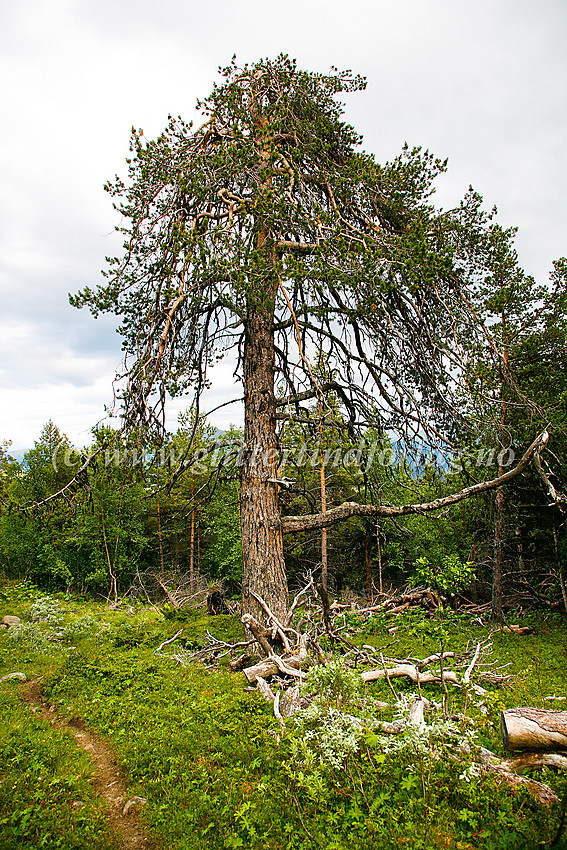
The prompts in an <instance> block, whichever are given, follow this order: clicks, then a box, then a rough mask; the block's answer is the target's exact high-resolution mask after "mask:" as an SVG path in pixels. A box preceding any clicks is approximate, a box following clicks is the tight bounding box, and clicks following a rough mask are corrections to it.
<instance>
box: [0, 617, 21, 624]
mask: <svg viewBox="0 0 567 850" xmlns="http://www.w3.org/2000/svg"><path fill="white" fill-rule="evenodd" d="M2 622H3V623H4V625H5V626H20V625H21V624H22V621H21V620H20V618H19V617H14V616H12V614H6V616H5V617H4V618H3V620H2Z"/></svg>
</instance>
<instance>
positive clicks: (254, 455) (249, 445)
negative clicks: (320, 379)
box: [240, 292, 289, 621]
mask: <svg viewBox="0 0 567 850" xmlns="http://www.w3.org/2000/svg"><path fill="white" fill-rule="evenodd" d="M274 297H275V296H274V293H273V292H271V293H268V298H267V300H265V301H262V302H261V303H251V304H250V305H249V313H248V320H247V323H246V337H245V341H244V364H243V372H244V440H245V448H246V451H245V452H244V456H243V459H242V465H241V468H240V524H241V532H242V561H243V563H242V606H243V611H244V612H246V613H250V614H252V615H253V616H255V617H257V618H262V617H263V611H262V609H261V607H260V606H259V604H258V602H257V601H256V600H255V599H254V597H253V596H252V592H255V593H256V594H258V595H260V596H262V598H263V599H265V601H266V602H267V604H268V605H269V607H270V608H271V610H272V611H273V612H274V614H275V615H276V617H278V618H279V619H280V620H282V621H283V620H285V617H286V614H287V609H288V605H289V599H288V590H287V579H286V575H285V565H284V555H283V540H282V529H281V520H280V514H279V508H278V498H277V484H275V483H272V482H273V481H274V480H275V479H277V439H276V416H275V412H276V407H275V398H274V339H273V315H274V311H273V303H274ZM270 479H272V482H271V481H270Z"/></svg>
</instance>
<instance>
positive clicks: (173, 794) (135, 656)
mask: <svg viewBox="0 0 567 850" xmlns="http://www.w3.org/2000/svg"><path fill="white" fill-rule="evenodd" d="M34 601H35V600H34ZM60 602H61V604H62V606H63V607H64V609H65V610H64V613H63V615H62V616H63V622H62V625H63V627H64V628H63V633H64V637H62V638H56V639H52V640H49V639H46V640H45V641H44V642H43V643H36V644H34V642H33V639H32V638H31V637H29V636H26V635H25V634H23V635H22V636H21V638H20V639H18V640H13V639H11V638H10V637H9V635H8V634H6V633H4V634H2V635H1V636H0V646H1V650H2V659H1V662H0V664H1V667H0V675H2V674H4V673H5V672H11V671H13V670H21V671H22V672H25V673H26V674H27V675H28V676H29V677H33V676H41V675H43V676H44V678H43V681H42V687H43V692H44V694H45V696H46V697H47V699H48V700H49V701H50V702H51V703H53V704H54V705H56V706H57V708H58V712H59V713H60V714H61V715H62V716H64V717H65V716H66V717H73V716H80V717H83V718H84V719H85V721H86V722H87V724H88V725H89V726H90V727H91V728H92V729H93V730H94V731H96V732H98V733H99V734H101V735H104V736H105V737H106V738H107V740H108V741H109V742H110V744H111V745H112V747H113V749H114V751H115V753H116V755H117V759H118V763H119V766H120V768H121V770H122V772H123V775H124V777H125V779H126V781H127V783H128V787H129V792H131V793H132V795H135V794H138V795H140V796H143V797H145V798H146V799H147V801H148V803H147V805H146V806H145V807H144V809H143V818H144V819H145V822H146V823H147V825H148V831H149V833H150V835H151V836H152V838H153V840H154V842H155V845H156V847H157V848H167V850H197V848H207V850H208V848H210V849H211V850H217V849H218V850H224V848H238V847H243V848H251V850H260V848H262V850H270V848H272V849H273V850H307V848H309V850H311V848H317V847H324V848H329V850H347V848H348V850H358V848H360V850H362V848H374V847H376V848H398V847H408V848H409V847H411V848H426V850H429V848H475V847H485V848H493V850H499V848H503V850H506V848H510V850H511V849H512V848H518V850H521V848H532V847H537V846H538V844H539V842H541V841H547V842H549V841H550V840H551V837H552V836H553V834H554V831H555V829H556V827H557V822H558V817H559V812H558V807H557V806H555V807H553V808H552V809H550V810H548V809H544V808H542V807H541V806H539V805H538V804H537V803H535V802H534V801H533V799H532V798H531V797H530V796H529V795H528V794H527V793H525V792H512V791H510V790H509V789H508V788H507V787H505V786H504V785H501V786H500V787H498V785H497V783H496V781H495V779H494V778H493V777H490V776H487V777H485V776H482V777H480V776H477V775H476V774H475V771H474V769H473V770H471V769H470V759H469V760H468V761H467V760H466V758H465V759H464V760H455V759H453V758H451V757H450V756H449V753H450V751H451V748H453V749H454V744H455V741H456V739H455V737H453V738H450V735H453V736H457V738H458V737H459V736H460V735H464V732H463V730H462V729H459V727H454V729H453V727H451V729H450V728H449V726H443V724H437V725H435V724H432V726H433V728H432V731H431V732H430V733H428V736H427V737H419V736H417V737H416V736H413V737H412V736H411V735H410V736H407V737H405V738H403V737H399V738H398V739H397V743H396V744H395V745H385V744H384V742H383V741H382V739H381V737H380V736H379V735H377V734H375V732H374V731H373V729H372V720H371V718H370V717H369V716H366V715H365V712H364V711H363V712H361V711H359V709H358V708H357V706H360V705H361V704H362V702H365V704H366V705H367V706H368V705H370V704H371V703H372V702H373V700H374V699H375V698H376V699H381V700H384V701H388V702H389V703H390V704H391V709H390V710H386V711H382V712H381V713H379V717H380V718H381V719H388V718H391V717H393V715H394V713H395V706H394V700H393V697H392V694H391V692H390V691H389V689H388V686H387V683H385V682H384V681H381V682H377V683H374V684H372V685H371V686H367V687H364V686H363V687H362V689H360V687H359V686H358V685H357V684H356V682H355V683H354V684H353V682H354V680H353V679H350V678H349V677H348V676H344V675H343V674H342V673H341V672H340V665H338V666H337V668H336V673H333V669H331V670H330V671H329V672H328V674H321V675H319V674H317V675H315V674H313V675H311V678H310V681H312V682H315V684H312V687H313V688H316V689H318V691H319V702H318V704H317V706H316V708H314V709H311V715H307V714H306V715H305V716H304V717H302V718H301V720H300V721H298V722H297V723H295V724H294V723H292V722H290V721H288V731H287V732H286V734H285V735H283V736H282V735H281V731H280V729H279V727H278V725H277V722H276V721H275V719H274V716H273V712H272V707H271V705H269V704H268V703H266V702H264V700H263V699H262V698H261V697H260V696H259V695H258V693H257V692H255V691H250V690H247V682H246V679H245V677H244V676H243V675H242V674H231V673H229V672H227V671H226V670H222V669H221V670H217V671H209V670H206V669H204V668H203V667H202V666H200V665H195V664H192V665H189V666H186V667H183V666H180V665H178V664H177V663H176V661H175V660H174V659H173V657H172V656H173V655H174V654H175V653H176V651H177V652H178V650H179V646H180V641H181V640H182V641H184V644H185V649H186V650H192V649H193V648H196V647H199V646H202V645H204V643H205V641H206V639H207V638H206V633H207V630H208V631H210V632H211V633H212V634H214V635H215V636H217V637H222V638H223V639H225V640H229V639H233V640H236V639H240V637H241V631H240V625H239V623H238V619H237V618H233V617H228V616H223V617H212V618H209V617H206V616H205V615H203V614H201V613H197V612H194V613H193V612H192V613H190V614H189V616H188V617H187V618H186V619H184V620H183V621H180V620H179V618H177V616H176V615H175V613H173V614H172V612H168V615H169V616H165V617H164V616H163V614H161V613H160V612H158V611H156V610H154V609H146V608H142V607H138V608H136V607H134V613H133V614H127V613H125V612H120V611H116V612H115V611H109V610H108V609H105V608H104V607H102V606H101V607H97V606H92V605H89V604H88V603H86V602H84V601H83V602H81V601H79V600H67V599H64V598H62V599H60ZM26 606H27V610H28V611H29V609H30V607H31V601H30V600H29V599H28V600H24V601H22V604H21V608H20V613H21V614H22V616H23V617H25V616H27V614H26ZM3 607H4V609H5V607H6V606H5V605H4V606H3ZM5 612H6V613H17V611H12V610H10V611H9V612H7V611H5ZM87 616H90V617H92V620H93V623H90V625H89V623H87V624H86V625H85V628H84V629H83V630H81V628H79V629H77V628H75V631H74V634H73V635H71V632H73V628H72V626H73V623H76V622H78V621H80V620H81V619H83V620H84V618H85V617H87ZM355 620H356V622H355ZM30 622H31V621H30ZM103 623H106V624H107V625H106V626H103V625H102V624H103ZM60 625H61V624H60ZM393 625H397V626H398V631H397V633H396V634H394V635H392V634H391V633H390V632H389V631H388V629H389V628H391V627H392V626H393ZM533 625H534V629H535V631H534V634H533V635H528V636H524V637H521V638H519V637H517V636H515V635H506V634H502V635H499V634H494V635H493V636H492V643H493V647H492V651H493V656H494V659H497V660H498V663H499V664H504V663H508V662H510V663H511V666H510V667H509V668H507V671H506V672H508V673H509V674H510V676H511V678H510V679H509V680H508V681H507V682H505V683H504V684H503V685H502V686H500V687H494V686H487V690H488V691H489V696H488V698H487V700H486V706H485V708H484V711H481V709H480V707H479V706H478V705H476V704H473V701H472V700H470V699H468V698H467V695H466V694H465V693H463V692H460V691H456V690H455V691H453V690H452V691H451V697H450V702H451V710H452V711H454V712H462V711H463V710H465V712H466V714H467V716H468V717H470V718H471V719H472V720H474V723H475V725H476V726H477V727H478V728H479V730H480V736H479V737H478V742H479V743H485V744H487V745H488V746H490V747H491V749H495V750H496V749H498V746H499V744H498V739H499V735H498V722H499V712H500V709H501V708H502V707H505V706H511V705H520V704H524V705H526V704H529V705H535V706H542V705H547V707H549V706H550V705H551V707H561V706H562V704H561V703H557V704H555V703H551V704H550V703H545V702H544V697H545V696H549V695H554V696H567V691H566V677H565V668H566V665H567V658H566V656H565V651H566V647H567V629H566V627H565V623H564V621H562V620H560V619H559V618H553V617H548V618H542V617H539V618H537V619H535V620H534V622H533ZM40 626H41V628H42V629H46V630H47V629H51V628H53V626H52V625H49V624H47V623H44V624H40ZM87 626H88V627H87ZM65 627H67V629H69V627H71V629H70V631H69V632H68V634H65ZM347 627H348V629H349V632H348V633H349V635H350V639H351V640H352V641H353V642H356V643H361V644H362V643H365V644H371V645H373V646H375V647H376V649H377V651H380V650H382V651H383V652H384V655H385V656H388V657H392V658H400V659H401V658H404V657H406V656H408V655H411V656H414V657H416V658H419V657H423V656H424V655H427V654H430V653H432V652H435V651H437V650H438V649H439V645H440V644H439V641H440V639H441V640H442V641H443V643H444V647H445V649H446V650H454V651H459V652H460V651H462V650H463V649H464V648H465V647H466V646H467V644H468V643H472V644H473V645H474V642H475V641H477V640H479V639H483V640H486V639H487V637H489V632H488V630H487V629H486V627H482V626H479V625H475V624H471V623H470V622H469V621H468V620H465V619H463V618H454V617H447V618H446V619H445V620H444V622H443V623H442V624H441V626H440V624H439V623H438V622H434V621H429V620H428V621H424V620H423V619H421V618H419V617H416V616H414V615H410V616H408V617H406V618H404V619H403V620H401V619H400V620H396V621H394V622H392V621H391V620H387V621H386V620H384V621H380V620H379V619H378V618H375V619H373V620H371V621H364V622H363V621H359V620H358V619H357V618H353V619H352V622H348V623H347ZM180 628H183V634H182V635H181V637H180V638H179V639H178V640H177V641H176V642H175V643H173V644H170V645H168V646H166V647H164V649H163V652H162V654H160V655H155V654H154V652H155V649H157V647H158V646H159V645H160V643H162V642H163V641H165V640H166V639H168V638H169V637H172V636H173V635H174V634H175V632H177V631H178V630H179V629H180ZM439 629H441V631H440V630H439ZM60 633H61V632H59V634H60ZM394 641H395V642H396V643H393V642H394ZM391 644H393V645H391ZM313 676H315V678H313ZM317 676H318V677H319V678H317ZM333 677H334V678H333ZM393 684H394V687H395V689H396V692H397V694H398V696H399V698H400V701H403V698H404V697H406V698H410V697H411V695H412V694H413V693H415V686H414V685H411V686H410V685H409V684H405V683H404V682H403V680H400V679H396V680H394V682H393ZM19 687H20V686H19V685H18V684H16V683H14V682H6V683H2V684H1V685H0V699H1V700H2V703H1V705H2V714H1V724H2V726H1V730H0V735H1V737H0V741H1V746H2V754H3V755H2V760H1V763H0V772H1V773H2V776H1V782H2V784H1V785H0V794H1V796H0V800H1V801H2V804H1V809H0V812H1V814H0V819H1V820H2V827H1V829H2V830H3V831H4V832H0V836H2V838H4V835H10V833H8V832H7V830H8V828H10V829H11V828H12V827H11V825H10V824H11V819H13V820H14V824H16V826H17V824H18V823H19V824H20V826H18V827H17V828H18V829H20V833H19V835H20V838H19V843H18V842H17V841H16V842H15V843H13V844H7V843H6V844H2V842H1V841H0V846H2V848H4V846H6V848H11V847H12V846H14V847H18V848H19V847H36V846H37V847H48V848H49V847H67V846H68V847H75V846H76V847H83V846H85V847H97V846H99V845H100V846H102V842H103V837H102V836H103V832H102V831H101V832H100V834H99V833H97V832H96V830H97V829H99V830H103V828H104V821H103V819H101V816H100V808H99V807H98V804H97V802H96V800H94V798H93V797H92V793H91V796H90V797H89V796H88V793H89V788H88V781H87V780H88V773H89V770H90V768H89V765H88V764H87V763H86V762H85V760H84V757H83V755H82V754H81V753H80V752H77V750H76V747H75V746H74V744H73V742H72V741H71V740H70V738H69V736H67V735H66V734H65V733H63V732H59V731H57V730H55V729H52V728H50V727H49V726H48V725H46V724H44V723H43V721H41V720H39V719H38V718H37V717H34V716H33V715H31V714H30V711H29V708H27V707H25V706H23V705H21V703H20V702H19V700H18V697H17V692H18V688H19ZM426 690H427V695H429V696H430V697H431V698H434V699H436V700H439V699H440V693H439V689H438V688H437V689H435V688H433V687H431V688H429V689H426V688H424V691H426ZM361 700H362V702H361ZM365 711H366V709H365ZM374 713H376V712H374ZM366 714H368V711H366ZM345 718H346V720H345ZM348 718H351V719H350V720H349V719H348ZM352 718H354V719H352ZM357 718H358V719H357ZM428 722H429V718H428ZM451 730H452V731H451ZM447 736H449V737H447ZM32 742H35V744H36V748H35V749H34V748H33V747H32V746H31V744H32ZM473 746H474V744H473ZM36 750H37V752H36ZM15 754H16V755H15ZM49 754H51V756H50V760H48V755H49ZM36 756H37V758H38V759H39V761H38V765H37V768H36V767H33V770H34V771H36V773H33V776H36V777H37V776H42V777H43V775H44V772H45V773H48V775H49V777H50V779H51V780H52V779H53V778H56V779H57V783H56V784H55V786H54V789H55V790H52V791H50V793H51V794H52V798H51V802H49V803H45V804H44V803H43V802H42V799H43V798H37V799H36V797H35V796H34V795H35V794H38V793H40V790H41V789H42V788H45V787H46V786H44V784H43V779H42V780H41V781H40V780H39V779H38V780H37V782H34V781H32V782H27V780H26V778H25V777H26V772H29V771H31V770H32V767H31V765H32V762H33V759H34V758H36ZM44 764H46V765H48V768H49V770H48V771H47V770H45V771H44V767H43V765H44ZM31 776H32V773H29V777H31ZM73 777H77V778H76V779H73ZM537 778H540V779H541V780H543V781H546V782H548V784H550V785H551V786H552V787H553V788H554V790H555V791H556V792H557V793H558V794H562V793H564V792H565V791H567V781H566V780H565V778H564V777H562V776H560V775H552V774H551V773H549V772H548V773H542V774H539V775H538V777H537ZM73 782H75V783H78V784H75V785H73ZM14 783H16V784H17V783H19V785H18V789H19V790H18V794H17V796H16V797H14V796H13V795H11V794H10V793H8V789H9V788H10V784H14ZM66 783H70V784H69V785H67V784H66ZM30 789H31V790H30ZM42 793H43V792H42ZM77 799H80V800H81V801H83V802H84V803H85V806H83V807H81V808H80V809H74V808H73V807H72V803H73V801H74V800H77ZM44 805H45V806H48V807H49V809H50V812H51V814H50V818H51V819H52V821H53V824H52V825H49V824H45V825H44V831H43V832H41V829H42V828H43V827H42V826H41V823H40V821H41V819H42V817H43V815H42V812H43V811H44ZM26 817H27V818H28V819H27V820H26ZM73 818H74V819H75V820H72V819H73ZM81 818H82V819H83V820H81ZM66 824H68V826H67V827H65V825H66ZM65 828H67V829H68V833H69V835H73V836H75V835H76V836H77V839H76V843H75V844H72V843H68V844H64V843H59V844H57V841H58V840H59V836H61V835H63V834H64V829H65ZM34 830H35V831H34ZM58 830H59V831H58ZM80 830H83V832H81V831H80ZM88 830H90V831H91V832H90V833H88ZM87 835H88V836H89V838H88V840H87ZM90 836H92V837H90ZM34 841H35V842H36V843H33V842H34ZM41 841H43V844H42V843H41ZM81 841H83V843H82V844H81V843H80V842H81ZM97 841H98V842H99V844H97ZM26 842H27V844H26ZM104 843H105V846H107V847H108V848H109V850H110V848H112V846H113V845H112V843H111V840H110V839H109V840H106V839H104ZM557 846H558V847H565V846H566V845H565V843H563V844H561V843H560V844H558V845H557Z"/></svg>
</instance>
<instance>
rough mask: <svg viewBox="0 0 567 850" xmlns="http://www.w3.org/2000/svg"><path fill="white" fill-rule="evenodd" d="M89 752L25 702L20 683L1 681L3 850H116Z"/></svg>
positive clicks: (0, 830) (0, 823)
mask: <svg viewBox="0 0 567 850" xmlns="http://www.w3.org/2000/svg"><path fill="white" fill-rule="evenodd" d="M92 773H93V768H92V765H91V762H90V760H89V758H88V757H87V755H86V753H84V752H83V751H82V750H80V749H78V748H77V746H76V744H75V742H74V740H73V739H72V738H71V737H70V735H69V734H67V733H65V732H63V731H60V730H58V729H56V728H53V727H52V726H50V724H49V723H48V722H47V721H45V720H43V719H42V718H41V717H39V716H37V715H34V714H33V713H32V712H31V710H30V708H29V707H28V706H27V705H23V704H22V701H21V699H20V696H19V693H18V686H17V684H16V683H15V682H13V681H12V682H4V683H2V684H1V685H0V846H1V847H2V850H27V848H30V850H31V848H61V850H74V848H77V850H78V848H84V850H103V848H108V850H114V848H118V847H119V844H118V843H116V842H115V839H114V838H113V836H112V835H111V834H110V831H109V827H108V820H107V817H106V813H105V809H104V805H103V804H102V803H101V801H100V800H97V799H96V797H95V795H94V793H93V789H92V786H91V784H90V779H91V777H92Z"/></svg>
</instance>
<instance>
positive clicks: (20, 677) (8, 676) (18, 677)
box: [0, 673, 28, 682]
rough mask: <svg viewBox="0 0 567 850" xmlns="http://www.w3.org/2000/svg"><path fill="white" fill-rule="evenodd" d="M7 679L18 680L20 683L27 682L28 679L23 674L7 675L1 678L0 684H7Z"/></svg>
mask: <svg viewBox="0 0 567 850" xmlns="http://www.w3.org/2000/svg"><path fill="white" fill-rule="evenodd" d="M8 679H19V680H20V681H21V682H27V680H28V677H27V676H26V674H25V673H7V674H6V675H5V676H2V678H1V679H0V682H7V681H8Z"/></svg>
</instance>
